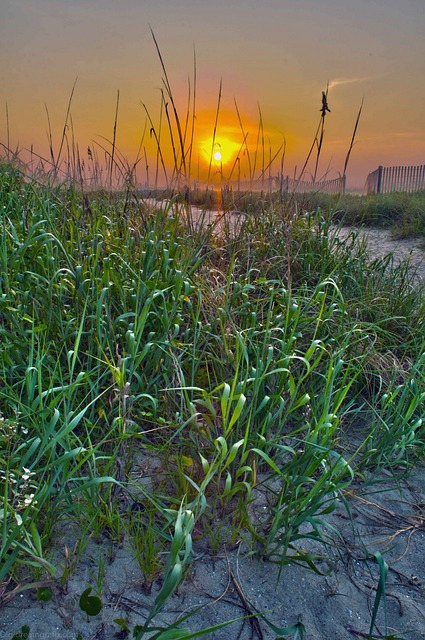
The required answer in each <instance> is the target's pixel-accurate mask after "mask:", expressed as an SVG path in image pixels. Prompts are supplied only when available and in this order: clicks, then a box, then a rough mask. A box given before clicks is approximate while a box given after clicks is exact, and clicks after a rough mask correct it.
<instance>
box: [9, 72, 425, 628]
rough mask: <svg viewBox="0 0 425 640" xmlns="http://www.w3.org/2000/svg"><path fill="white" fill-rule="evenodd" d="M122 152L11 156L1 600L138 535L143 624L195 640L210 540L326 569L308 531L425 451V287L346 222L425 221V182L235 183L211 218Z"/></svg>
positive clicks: (43, 592)
mask: <svg viewBox="0 0 425 640" xmlns="http://www.w3.org/2000/svg"><path fill="white" fill-rule="evenodd" d="M164 73H165V68H164ZM165 79H166V82H165V87H166V89H167V86H168V87H169V84H168V85H167V83H168V78H167V76H166V73H165ZM170 95H171V94H170ZM324 116H325V114H322V120H321V123H320V124H319V128H318V134H320V133H322V134H323V129H321V128H320V126H322V127H323V123H324ZM67 118H68V115H67ZM176 118H177V116H176ZM181 121H183V120H181ZM176 124H177V125H179V120H178V119H176ZM177 129H179V126H177ZM64 131H65V128H64ZM180 132H181V128H180ZM187 139H188V140H190V136H188V137H187ZM319 139H320V144H321V141H322V138H320V136H319ZM174 140H175V141H177V142H176V148H177V151H176V154H178V152H179V151H178V140H179V137H178V136H177V135H175V137H174ZM180 141H181V144H183V141H182V139H181V137H180ZM63 143H64V139H62V144H61V149H62V147H63ZM318 148H319V154H320V148H321V146H320V147H318ZM180 151H181V157H182V158H184V157H187V154H186V153H185V151H184V149H183V148H182V149H181V150H180ZM59 156H60V152H59V154H58V156H56V161H58V160H59ZM109 158H110V167H111V175H112V168H114V170H115V169H116V167H118V168H119V170H120V172H121V175H122V176H124V178H125V179H124V180H123V181H122V184H121V187H122V188H121V189H120V190H113V189H111V188H107V187H108V185H107V184H106V186H105V188H98V186H97V188H87V185H86V184H85V183H84V181H83V180H74V179H73V177H72V176H68V178H69V179H59V178H60V176H59V174H58V171H57V166H58V165H57V164H56V163H55V158H54V157H53V152H52V160H53V162H52V163H51V164H52V166H53V171H50V172H47V171H46V172H44V173H43V172H35V173H34V172H33V174H32V175H28V172H26V171H25V167H24V166H23V165H22V163H21V162H20V160H19V156H18V155H13V154H10V152H9V150H8V152H7V154H6V155H5V157H4V158H3V160H2V161H1V163H0V225H1V233H0V264H1V269H0V338H1V349H0V495H1V498H0V500H1V505H0V526H1V530H2V543H1V549H0V603H2V604H3V605H4V604H7V602H9V601H10V600H11V599H12V598H14V597H15V596H16V595H18V594H19V593H22V591H23V590H26V589H37V590H38V591H37V593H38V594H39V596H40V600H43V598H48V597H50V595H51V593H50V591H49V590H50V589H51V587H52V585H53V584H62V585H66V583H67V580H68V578H69V575H70V573H72V571H75V570H76V567H77V566H78V563H79V562H80V560H81V559H82V558H83V556H84V550H85V547H86V545H87V542H88V540H95V541H97V542H99V544H105V545H106V546H108V545H111V544H127V545H129V546H130V547H131V548H132V549H133V550H134V558H135V561H136V562H137V563H138V564H139V566H140V572H141V576H142V578H141V581H142V584H143V588H144V589H145V590H146V591H147V592H149V591H150V589H151V588H152V585H153V584H154V583H155V581H156V580H158V579H159V580H160V584H161V585H162V586H161V588H160V590H159V592H158V594H157V596H156V599H155V601H154V603H153V605H152V609H151V611H150V614H149V615H148V616H147V619H146V623H145V625H143V626H142V627H139V628H137V629H135V630H134V637H136V638H142V637H143V636H145V634H147V633H151V635H150V636H149V637H155V638H162V639H164V640H165V638H171V637H175V638H177V637H179V638H183V637H187V638H189V637H192V636H191V635H190V632H183V631H181V630H180V632H179V633H180V635H172V633H174V634H177V633H178V632H177V630H176V628H173V629H171V628H170V629H168V630H167V629H162V630H161V629H160V630H158V627H155V628H156V629H157V631H156V634H154V635H152V632H150V631H149V630H150V629H152V628H153V627H152V624H153V621H154V619H155V616H156V615H157V614H158V612H159V611H161V609H162V607H163V606H164V604H165V603H166V602H167V600H168V598H169V597H170V596H171V595H172V594H173V592H174V591H175V589H176V588H177V586H178V585H179V584H180V582H181V581H182V580H184V578H185V575H186V572H187V571H188V568H189V567H190V565H191V563H193V562H194V561H195V560H194V558H193V553H192V545H193V543H194V540H200V539H201V540H204V541H207V542H208V545H209V548H211V549H213V550H218V549H220V548H223V546H224V545H226V544H229V543H234V542H235V541H238V540H241V539H243V540H244V544H245V545H246V548H247V549H248V552H249V553H250V554H252V555H255V556H256V557H258V558H261V559H263V560H264V561H270V562H274V563H277V564H278V565H279V566H280V567H281V568H283V567H284V565H286V564H290V563H298V564H303V565H306V566H308V567H310V568H311V569H312V570H314V569H315V563H316V558H315V556H314V554H309V553H307V552H306V551H305V549H304V547H303V541H305V540H313V541H319V542H321V543H323V545H324V548H326V545H330V544H337V542H336V541H335V539H334V538H333V537H332V538H331V537H330V536H329V535H328V531H327V528H326V525H325V524H324V518H325V517H326V514H327V513H330V512H331V511H332V510H334V509H335V507H336V504H337V502H338V501H340V500H344V496H345V492H346V491H347V490H349V488H350V486H351V485H352V483H353V482H358V481H361V482H363V483H364V482H371V481H374V480H376V478H378V477H379V474H380V472H382V470H387V471H388V472H389V473H390V474H392V475H394V476H401V475H404V474H408V473H409V472H410V471H411V470H412V468H414V466H415V465H416V464H418V463H421V462H423V459H424V452H425V446H424V437H425V423H424V422H423V417H424V400H425V385H424V383H425V342H424V333H423V318H424V316H425V288H424V286H423V284H421V283H420V282H418V281H417V280H415V279H414V273H413V272H412V271H411V270H410V269H409V265H408V264H407V263H404V262H403V263H401V264H400V265H398V266H394V264H393V262H392V260H391V257H390V256H388V257H385V258H382V259H381V258H380V259H376V258H375V259H374V258H373V257H371V256H369V255H368V253H367V248H366V245H365V243H364V242H359V241H358V237H357V233H356V231H353V232H352V233H351V235H350V236H349V237H348V239H347V238H346V239H344V240H343V239H341V238H340V237H339V234H338V225H341V224H344V223H347V222H348V223H358V222H362V223H363V224H375V225H376V224H378V225H383V224H385V225H390V226H391V224H395V225H396V227H397V229H398V232H399V233H403V234H404V235H408V234H411V233H414V234H415V235H421V234H422V235H423V234H424V213H423V212H424V207H423V201H424V197H423V194H411V195H405V194H393V195H389V196H385V197H384V196H383V197H378V196H373V197H372V196H349V195H346V196H343V197H340V196H327V195H323V194H320V193H313V194H309V195H305V194H304V195H302V196H300V195H298V196H295V195H294V194H282V193H269V194H255V193H253V192H250V193H244V194H236V193H230V194H229V193H228V192H227V193H224V194H221V195H220V198H221V199H220V202H219V210H218V211H215V212H214V213H213V214H211V212H208V211H206V210H205V211H204V212H202V210H200V209H199V208H198V209H196V210H195V209H194V208H193V207H192V206H191V202H192V204H196V205H197V206H198V207H200V206H202V204H203V203H204V204H206V207H207V208H208V209H209V208H211V206H216V207H217V206H218V203H217V200H216V199H215V196H214V191H212V190H209V191H207V192H205V193H203V194H202V193H197V194H194V193H193V194H191V195H192V201H191V198H190V197H188V194H187V193H186V194H183V195H181V193H180V191H179V189H174V191H173V194H172V193H170V192H168V193H167V194H163V199H162V200H156V201H155V202H154V203H152V199H149V200H148V199H146V198H144V197H141V192H140V190H139V189H137V188H136V186H135V184H134V180H133V175H132V172H131V171H130V172H129V173H128V174H127V175H126V171H125V166H123V165H120V164H119V163H120V162H121V160H120V157H119V155H118V152H116V150H115V147H114V145H112V153H111V154H110V155H109ZM317 159H318V158H317ZM316 166H317V164H316ZM178 168H179V169H180V168H181V167H180V166H179V167H178ZM80 169H81V166H80ZM263 172H264V169H263ZM80 177H81V171H80ZM145 195H146V194H145ZM150 195H152V194H150ZM156 195H157V196H158V195H159V194H156ZM189 196H190V192H189ZM235 211H237V213H235ZM402 229H404V231H402ZM259 491H261V494H262V495H263V496H265V500H266V502H267V508H266V509H263V510H262V511H261V513H259V512H258V510H256V509H255V508H253V507H255V503H256V500H257V498H258V492H259ZM64 525H72V526H73V527H74V528H75V530H76V531H78V535H77V539H78V544H77V545H76V548H75V549H74V551H73V555H72V562H71V561H70V557H69V554H68V552H67V551H66V552H65V553H62V554H61V553H59V552H58V549H57V547H56V546H55V539H56V536H57V533H58V531H60V530H61V527H63V526H64ZM95 591H96V590H95ZM90 592H91V589H88V590H87V591H86V592H84V593H83V594H81V600H80V606H81V607H82V608H83V609H84V611H87V612H88V613H89V614H90V615H91V614H94V613H95V612H96V611H97V610H98V607H100V606H101V599H100V596H101V594H100V593H97V594H96V595H93V596H91V595H90ZM186 624H187V622H186ZM176 626H177V623H176V625H174V627H176ZM123 630H124V631H125V629H124V627H123ZM299 631H300V630H298V631H296V630H295V631H294V633H295V634H296V633H299ZM207 632H208V630H205V633H207ZM287 632H288V630H287ZM288 633H289V632H288ZM167 634H169V635H167ZM198 635H201V634H200V633H199V632H198ZM294 637H301V636H300V635H294Z"/></svg>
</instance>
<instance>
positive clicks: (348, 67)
mask: <svg viewBox="0 0 425 640" xmlns="http://www.w3.org/2000/svg"><path fill="white" fill-rule="evenodd" d="M150 28H152V30H153V32H154V34H155V37H156V39H157V41H158V45H159V47H160V50H161V53H162V56H163V60H164V62H165V65H166V68H167V73H168V76H169V80H170V83H171V88H172V92H173V96H174V99H175V101H176V105H177V107H178V110H179V113H180V117H181V118H182V122H183V124H184V122H185V118H186V113H187V108H188V96H189V93H188V91H189V89H188V86H189V85H188V79H189V78H190V86H191V93H190V96H191V98H192V97H193V87H194V77H193V59H194V51H195V53H196V65H197V79H196V103H195V115H196V118H195V120H194V123H195V133H194V139H193V148H192V154H191V176H192V178H193V179H195V180H196V179H197V177H198V176H199V177H200V178H204V179H205V175H206V172H207V170H208V166H209V162H210V158H211V152H212V151H214V152H216V151H220V152H221V157H220V156H217V159H216V160H213V161H212V173H214V172H216V173H217V172H221V174H222V175H223V176H224V177H229V175H230V173H231V170H232V168H233V177H234V178H236V177H237V173H238V172H239V176H240V177H241V179H243V178H246V177H247V175H248V172H249V169H248V166H247V150H248V152H249V154H250V158H251V160H253V158H254V155H255V149H257V169H258V168H261V164H262V163H264V162H265V163H266V164H267V162H268V160H269V158H270V155H271V156H273V155H274V153H275V152H277V151H278V149H279V148H280V146H281V145H282V144H283V142H284V141H285V142H286V152H285V157H284V173H285V174H289V175H293V173H294V171H295V170H298V171H299V169H300V168H301V167H302V165H303V163H304V160H305V158H306V156H307V153H308V151H309V149H310V146H311V144H312V141H313V139H314V135H315V133H316V129H317V125H318V123H319V119H320V107H321V95H322V90H325V89H326V86H327V85H328V86H329V92H328V102H329V107H330V109H331V113H329V114H327V117H326V124H325V139H324V146H323V152H322V156H321V164H320V169H319V174H321V175H325V174H326V175H327V177H328V178H333V177H336V176H337V175H338V173H339V172H342V170H343V166H344V160H345V156H346V153H347V151H348V147H349V144H350V140H351V136H352V133H353V127H354V124H355V120H356V117H357V113H358V110H359V107H360V104H361V102H362V99H363V98H364V106H363V112H362V116H361V120H360V124H359V128H358V132H357V136H356V144H355V146H354V149H353V151H352V154H351V158H350V162H349V165H348V172H347V178H348V185H350V186H353V187H354V186H355V187H360V188H362V187H363V185H364V183H365V180H366V177H367V174H368V173H369V172H370V171H373V170H374V169H376V168H377V166H378V165H380V164H382V165H384V166H391V165H394V164H410V165H412V164H424V163H425V82H424V80H425V0H214V2H212V1H206V0H120V1H118V0H0V61H1V65H0V142H1V143H3V144H4V145H7V144H9V146H10V147H11V148H12V149H16V148H19V149H25V148H29V147H31V145H33V148H34V149H35V151H37V152H38V153H39V154H41V155H45V156H47V155H48V136H47V131H48V122H47V116H46V105H47V108H48V113H49V117H50V122H51V130H52V133H53V143H54V146H55V148H56V149H57V148H58V147H59V144H60V139H61V135H62V129H63V126H64V122H65V116H66V111H67V105H68V100H69V97H70V94H71V90H72V87H73V84H74V81H75V80H76V85H75V91H74V95H73V99H72V104H71V118H72V131H71V128H69V129H68V130H67V137H68V140H70V139H71V137H72V140H73V141H74V143H75V144H78V147H79V149H80V150H81V153H82V155H84V154H85V153H86V151H87V147H88V146H90V148H91V149H92V150H93V152H96V153H97V154H98V155H99V157H100V156H101V155H102V153H103V152H102V151H101V146H103V147H105V148H107V149H110V142H108V141H111V140H112V137H113V125H114V118H115V109H116V100H117V91H118V90H119V94H120V99H119V111H118V124H117V131H116V145H117V149H118V150H119V152H120V154H122V155H123V156H125V157H126V158H127V159H128V161H129V162H130V163H132V162H134V161H135V159H136V158H137V156H138V154H139V157H140V158H141V160H140V163H139V165H138V178H139V180H140V181H141V182H144V181H145V180H146V178H147V176H146V164H148V166H149V172H150V175H149V179H150V181H151V182H152V179H153V177H154V176H153V174H154V172H155V157H156V154H155V142H154V139H153V136H152V135H149V131H150V128H151V125H150V123H148V121H147V116H146V111H145V109H144V107H143V104H144V105H146V108H147V109H148V111H149V114H150V116H151V118H152V123H153V125H154V128H155V129H156V130H157V131H159V121H160V115H161V107H160V105H161V87H163V84H162V78H163V71H162V68H161V64H160V60H159V57H158V54H157V52H156V49H155V43H154V41H153V38H152V35H151V31H150ZM220 81H221V82H222V94H221V104H220V111H219V115H218V123H217V130H216V138H215V140H216V147H215V148H214V149H212V136H213V131H214V122H215V116H216V108H217V102H218V94H219V86H220ZM235 100H236V103H237V105H238V108H239V113H240V118H241V121H242V127H241V124H240V123H239V121H238V117H237V114H236V109H235ZM190 104H191V106H190V113H192V111H191V109H192V108H193V102H192V100H191V101H190ZM169 106H170V105H169ZM259 110H261V115H262V129H261V130H260V136H258V133H259V112H260V111H259ZM162 118H163V122H162V127H163V129H162V139H161V147H162V149H163V153H164V157H165V162H166V164H167V167H168V165H169V163H170V162H171V157H172V154H171V145H170V143H169V139H168V138H167V135H166V127H165V114H164V112H163V113H162ZM190 123H191V119H189V125H188V130H187V131H188V133H187V140H186V148H187V145H188V144H189V143H188V140H189V138H190V131H191V127H190ZM68 124H71V119H70V120H69V122H68ZM242 128H243V132H244V133H242ZM143 134H144V137H143ZM244 135H245V136H246V138H245V141H246V145H243V141H244ZM105 139H106V140H105ZM263 140H264V143H263V142H262V141H263ZM263 150H264V156H265V160H262V157H261V156H262V153H263ZM3 153H4V151H3ZM145 154H146V157H147V160H146V159H145ZM238 157H239V161H237V158H238ZM280 161H281V156H280V155H279V156H278V159H277V160H276V163H275V165H274V166H273V168H272V173H273V174H276V172H277V171H279V170H280ZM296 168H297V169H296ZM251 169H252V167H251ZM312 170H313V169H310V171H312ZM257 173H258V170H257Z"/></svg>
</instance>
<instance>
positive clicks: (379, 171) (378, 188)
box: [376, 165, 384, 193]
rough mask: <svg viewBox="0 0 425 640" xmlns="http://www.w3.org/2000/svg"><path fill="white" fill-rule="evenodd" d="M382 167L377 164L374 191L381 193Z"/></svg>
mask: <svg viewBox="0 0 425 640" xmlns="http://www.w3.org/2000/svg"><path fill="white" fill-rule="evenodd" d="M383 169H384V167H383V166H382V165H379V167H378V183H377V185H376V193H381V189H382V171H383Z"/></svg>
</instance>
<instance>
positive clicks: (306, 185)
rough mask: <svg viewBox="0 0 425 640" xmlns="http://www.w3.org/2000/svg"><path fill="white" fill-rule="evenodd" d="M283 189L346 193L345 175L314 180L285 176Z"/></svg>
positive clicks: (288, 190) (303, 191)
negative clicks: (331, 178) (330, 178)
mask: <svg viewBox="0 0 425 640" xmlns="http://www.w3.org/2000/svg"><path fill="white" fill-rule="evenodd" d="M282 187H283V191H287V192H290V193H306V192H308V191H320V192H321V193H345V176H340V177H339V178H334V179H333V180H320V181H319V182H313V181H310V180H297V179H296V178H289V177H287V178H285V179H284V180H283V185H282Z"/></svg>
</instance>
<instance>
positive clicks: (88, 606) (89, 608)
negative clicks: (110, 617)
mask: <svg viewBox="0 0 425 640" xmlns="http://www.w3.org/2000/svg"><path fill="white" fill-rule="evenodd" d="M92 590H93V588H92V587H88V588H87V589H86V590H85V591H83V593H82V594H81V596H80V601H79V605H80V609H81V610H82V611H84V613H87V615H88V616H97V615H98V614H99V613H100V612H101V610H102V606H103V605H102V600H101V599H100V598H99V597H98V596H91V595H90V593H91V592H92Z"/></svg>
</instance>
